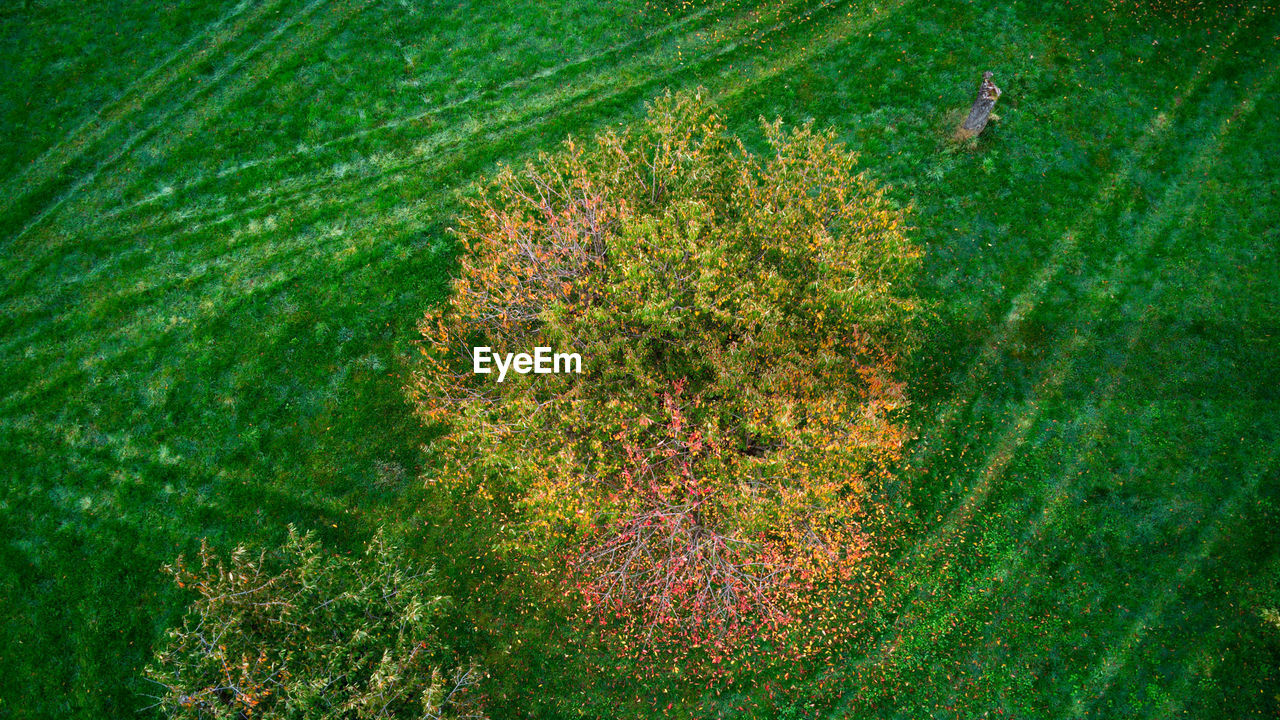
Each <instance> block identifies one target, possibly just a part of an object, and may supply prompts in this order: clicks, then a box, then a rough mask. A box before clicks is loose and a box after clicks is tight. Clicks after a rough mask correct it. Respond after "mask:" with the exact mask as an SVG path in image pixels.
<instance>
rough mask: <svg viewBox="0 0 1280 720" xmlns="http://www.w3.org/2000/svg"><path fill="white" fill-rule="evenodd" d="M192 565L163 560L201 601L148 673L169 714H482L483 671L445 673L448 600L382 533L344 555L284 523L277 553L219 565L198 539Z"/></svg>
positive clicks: (239, 556) (424, 717) (240, 554)
mask: <svg viewBox="0 0 1280 720" xmlns="http://www.w3.org/2000/svg"><path fill="white" fill-rule="evenodd" d="M197 563H198V565H197V566H195V567H192V566H188V565H187V564H186V563H185V562H184V561H183V560H182V559H179V560H178V561H177V562H176V563H175V564H174V565H172V566H168V567H166V570H167V571H168V572H169V573H170V574H172V575H173V577H174V580H175V581H176V582H177V584H178V586H179V587H182V588H185V589H186V590H188V591H190V592H194V593H195V594H196V598H195V601H194V602H193V603H192V605H191V607H190V608H189V610H188V613H187V617H186V619H185V620H184V622H183V624H182V625H181V626H180V627H176V628H173V629H171V630H169V632H168V637H167V641H165V642H163V643H162V646H161V649H160V650H159V652H158V653H157V655H156V659H155V662H154V663H152V664H151V665H150V666H149V667H148V668H147V677H148V678H149V679H150V680H151V681H153V682H154V683H155V684H156V685H158V686H159V687H161V688H163V695H162V696H160V697H159V702H158V706H159V708H160V710H161V712H162V713H163V715H164V716H165V717H169V718H184V719H190V720H196V719H197V718H199V719H211V718H226V719H228V720H245V718H280V719H285V718H298V719H299V720H301V719H302V718H306V719H308V720H313V719H316V718H360V719H362V720H364V719H369V720H373V719H382V718H387V719H390V718H419V719H421V720H428V719H443V718H477V719H478V718H482V717H483V714H482V713H481V712H480V707H479V703H478V696H476V695H475V685H476V683H477V682H478V681H479V680H480V676H481V672H480V670H479V669H478V668H477V667H476V666H474V665H465V666H462V667H459V668H457V669H455V670H454V671H452V672H450V673H446V672H444V671H442V670H441V667H442V662H444V661H446V660H448V659H449V658H448V655H449V653H448V652H447V648H446V647H445V646H444V644H443V643H442V642H441V641H440V639H439V638H438V637H437V635H436V633H435V629H434V628H433V626H432V619H433V618H434V617H435V616H436V615H437V613H438V611H439V610H440V608H441V606H442V604H443V603H444V602H445V599H444V598H442V597H439V596H436V595H434V594H433V593H432V592H431V589H430V586H431V576H430V574H429V573H421V572H415V571H413V570H412V569H410V568H408V567H407V566H406V565H405V564H404V562H403V560H402V558H401V557H400V553H399V552H398V550H397V549H396V548H394V547H391V546H389V545H387V544H386V543H385V542H384V541H383V540H382V539H381V537H378V538H375V539H374V540H373V542H371V543H370V544H369V546H368V548H367V550H366V553H365V556H364V557H355V558H344V557H337V556H333V555H327V554H324V553H321V552H320V550H319V548H318V545H317V543H316V542H315V540H313V539H312V537H311V536H310V535H309V534H307V535H302V534H299V533H297V532H295V531H294V530H293V529H292V528H290V532H289V540H288V543H287V544H286V545H285V546H284V548H282V549H281V551H280V552H279V553H276V554H267V553H260V554H259V555H258V556H257V557H256V558H255V557H253V556H252V555H250V554H249V552H248V550H246V549H245V548H244V547H238V548H236V549H235V550H234V551H233V552H232V553H231V555H230V557H229V558H228V559H227V560H226V561H224V560H223V559H221V558H220V557H218V556H217V554H216V553H214V552H213V551H212V550H210V549H209V547H208V546H207V545H204V544H202V545H201V549H200V554H199V556H198V558H197Z"/></svg>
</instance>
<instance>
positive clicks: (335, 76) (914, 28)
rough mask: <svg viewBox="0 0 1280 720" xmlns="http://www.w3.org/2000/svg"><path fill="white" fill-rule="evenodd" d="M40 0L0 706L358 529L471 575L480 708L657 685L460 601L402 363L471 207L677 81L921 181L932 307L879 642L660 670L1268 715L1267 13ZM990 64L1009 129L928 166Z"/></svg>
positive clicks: (128, 686) (21, 50)
mask: <svg viewBox="0 0 1280 720" xmlns="http://www.w3.org/2000/svg"><path fill="white" fill-rule="evenodd" d="M36 5H37V7H36V8H35V9H34V10H32V11H23V10H22V9H21V6H20V4H18V5H15V6H14V7H12V8H10V9H8V10H5V11H4V15H3V16H2V17H0V24H2V25H3V30H2V31H0V57H3V59H4V67H5V68H6V70H7V72H6V74H5V77H4V78H3V80H2V81H0V93H3V97H4V100H5V101H4V103H3V106H4V110H3V114H0V122H2V123H3V130H4V133H3V137H4V138H5V144H4V146H3V147H4V151H3V153H2V154H0V168H3V170H4V193H3V194H2V195H0V233H2V235H0V237H3V240H0V243H2V247H3V252H0V277H2V278H3V282H2V283H0V368H3V373H2V374H0V473H3V475H2V477H3V483H2V484H0V538H2V541H0V666H3V667H4V668H5V672H4V673H3V674H0V716H13V717H19V718H22V717H58V718H68V717H84V718H98V717H125V716H134V715H136V712H135V711H136V709H137V708H138V707H141V706H143V705H146V704H147V701H146V700H145V698H144V697H142V695H141V694H142V693H145V692H146V691H147V689H146V687H145V686H144V685H143V684H141V683H140V681H138V680H137V676H138V674H139V669H140V668H141V666H142V664H144V663H145V662H146V660H147V658H148V657H149V655H150V652H151V647H152V645H153V643H154V642H155V640H156V639H157V637H158V635H159V633H160V631H161V630H162V629H163V628H164V627H165V626H166V625H168V624H170V623H172V622H173V621H174V619H175V618H176V617H177V613H178V612H179V611H180V603H181V598H180V597H179V596H178V595H177V594H175V593H174V592H173V591H172V589H171V588H169V587H168V586H167V585H166V584H165V582H164V579H163V577H162V576H161V575H160V573H159V572H158V568H159V566H160V564H161V563H162V562H164V561H167V560H170V559H172V558H173V557H174V556H175V555H177V554H178V553H179V552H183V551H189V550H190V549H191V548H192V547H193V545H194V544H195V543H196V542H197V539H198V538H199V537H202V536H205V537H209V538H211V539H212V540H213V541H214V542H215V543H217V544H218V545H221V546H229V545H233V544H235V543H237V542H249V543H270V542H274V541H277V540H279V539H280V538H281V537H282V535H283V532H284V527H285V525H286V523H289V522H295V523H298V524H299V525H301V526H303V527H306V528H315V529H317V530H318V531H319V533H320V535H321V536H322V538H323V539H324V540H326V541H327V542H329V543H332V544H334V545H335V546H337V547H341V548H347V549H350V548H354V547H356V546H357V545H358V543H359V542H360V541H361V540H363V539H364V538H366V537H367V536H368V534H369V532H370V531H371V529H372V527H374V526H375V525H377V524H379V523H388V524H391V525H393V526H395V527H397V528H398V529H399V530H400V532H402V533H403V534H405V535H406V536H407V537H410V538H414V539H416V540H417V541H418V544H419V546H420V548H421V551H422V553H423V555H424V556H430V557H433V558H434V559H435V560H436V561H437V562H439V563H440V564H441V566H442V571H443V572H442V574H443V575H445V576H447V577H450V578H453V583H454V587H453V590H454V591H455V592H457V593H459V594H460V595H462V596H463V597H464V601H463V602H462V603H460V609H459V617H458V620H457V623H456V624H457V625H458V627H457V628H454V630H456V632H458V633H460V634H461V635H462V636H463V638H462V640H461V641H460V642H463V643H464V646H466V647H470V648H473V649H474V650H475V651H476V652H478V653H481V654H483V655H485V656H486V660H487V661H488V664H489V665H490V667H491V669H492V670H493V671H494V672H495V675H496V677H495V678H494V679H493V683H494V684H495V687H497V688H500V689H501V691H500V692H497V693H496V694H497V698H496V701H495V702H496V703H497V705H496V706H495V708H494V716H495V717H515V716H520V715H540V716H546V717H554V716H576V715H608V714H610V712H611V708H613V707H614V706H615V705H617V704H626V703H629V702H631V700H632V698H629V697H627V696H628V695H629V694H634V693H636V692H642V691H654V688H652V687H649V688H647V689H646V688H644V687H642V686H633V685H631V684H629V683H628V682H627V681H626V680H625V679H620V678H615V677H608V676H607V675H608V674H607V673H605V674H603V676H601V675H590V674H588V673H589V672H591V671H592V668H591V667H590V662H591V659H590V657H588V656H587V655H586V654H583V655H582V656H581V657H578V656H574V655H573V654H572V653H570V657H567V658H566V657H564V652H567V651H562V649H560V648H557V647H556V646H555V644H556V641H557V639H558V638H557V636H556V635H555V633H554V632H552V631H551V630H549V629H548V626H547V621H545V620H544V621H540V622H535V621H526V620H524V619H522V618H518V617H508V616H504V615H503V613H504V612H507V611H508V610H509V609H510V608H511V607H514V602H513V601H509V600H506V599H502V598H494V597H491V596H486V595H483V594H475V595H474V596H470V597H468V596H467V595H466V593H467V591H469V590H472V589H475V588H480V587H487V586H486V585H485V584H484V583H483V582H479V581H472V580H469V579H467V578H468V577H469V576H468V574H467V570H466V569H467V568H468V567H471V566H476V567H480V568H482V574H483V573H484V572H488V573H492V574H500V572H501V564H500V563H497V562H496V561H493V560H491V559H486V558H485V550H484V548H485V545H486V543H485V538H484V534H483V532H482V531H481V530H479V529H476V528H474V527H473V528H471V529H470V530H469V531H468V532H462V529H463V528H464V526H465V525H467V523H465V522H463V521H462V520H461V519H459V518H457V517H456V516H451V514H450V512H449V509H448V508H447V507H446V508H444V509H442V503H443V502H444V499H442V498H439V497H434V496H432V495H431V493H430V492H429V491H425V490H423V489H421V488H420V487H418V483H417V482H416V481H415V480H414V479H413V477H414V475H415V474H416V473H417V472H419V471H421V470H422V469H423V468H422V467H421V465H422V457H423V456H422V454H421V452H420V450H419V446H420V445H421V444H422V443H424V442H426V441H427V440H429V434H428V432H427V431H424V430H423V429H421V428H420V427H419V425H418V424H417V422H416V421H415V420H414V419H413V418H412V417H411V415H410V413H409V411H408V407H407V405H406V404H405V403H404V401H403V399H402V395H401V386H402V384H403V382H404V378H405V377H406V373H407V371H408V370H407V368H408V367H410V364H411V362H412V352H413V347H412V340H413V334H414V331H413V326H414V323H415V321H416V320H417V318H418V317H419V316H420V314H421V313H422V312H423V310H424V309H425V308H427V307H429V306H430V305H431V304H432V303H435V302H438V301H439V300H440V299H441V298H442V297H443V296H444V294H445V292H446V291H447V281H448V277H449V275H450V272H451V271H452V268H453V247H452V242H451V240H450V238H449V237H448V235H447V233H446V232H445V228H446V227H447V226H448V224H449V222H450V216H451V213H452V212H453V211H454V209H455V208H456V206H457V192H458V190H459V189H461V188H463V187H464V186H465V184H466V183H467V182H468V181H469V180H471V179H473V178H476V177H478V176H479V175H480V174H482V173H484V172H486V171H487V170H489V169H491V168H492V167H493V166H494V165H495V163H497V162H500V161H518V160H519V159H520V158H522V157H525V156H527V155H529V154H530V153H533V152H536V151H537V150H539V149H544V148H549V147H551V146H553V145H554V144H555V143H556V142H557V141H558V140H559V139H561V138H563V137H564V136H565V135H566V134H568V133H576V134H579V135H581V134H586V133H589V132H591V131H593V129H595V128H599V127H603V126H606V125H611V124H616V123H622V122H627V121H630V120H632V119H634V118H635V117H637V116H638V115H639V113H640V112H641V111H642V104H643V101H645V100H646V99H648V98H650V97H652V96H653V95H655V94H657V93H659V92H661V91H662V90H663V89H665V88H668V87H671V88H681V87H693V86H697V85H702V86H705V87H706V88H707V89H708V91H709V92H711V93H712V94H713V95H715V96H716V97H717V98H719V99H720V102H721V103H722V106H723V108H724V110H725V112H726V113H727V116H728V118H729V120H730V122H731V123H732V125H733V126H734V127H735V129H737V130H739V131H741V132H742V133H743V134H744V136H746V137H747V138H748V139H749V141H751V142H756V141H758V139H759V134H758V132H757V130H756V128H755V125H754V123H755V119H756V118H757V117H758V116H760V115H765V116H769V117H773V116H781V117H783V118H784V119H785V120H786V121H788V122H800V121H803V120H805V119H809V118H813V119H815V120H816V121H817V122H818V123H820V124H822V125H830V126H834V127H835V128H837V130H838V132H839V133H840V134H841V136H842V137H844V138H845V139H846V140H847V141H848V142H850V143H851V144H852V145H854V146H855V147H856V148H858V149H860V151H861V153H862V159H863V164H864V166H865V168H866V169H867V171H868V172H869V173H870V174H871V175H873V176H874V177H876V178H877V179H879V180H881V181H883V182H885V183H887V184H889V185H890V186H891V188H892V189H891V194H892V196H893V197H894V198H895V199H896V200H897V201H899V202H900V203H902V204H903V205H911V206H912V207H913V208H914V209H913V211H912V213H913V214H912V217H913V224H914V225H915V226H916V228H917V229H916V231H915V232H916V237H917V238H918V240H919V242H920V243H921V244H922V245H923V246H924V248H925V249H926V251H927V259H926V267H925V273H924V276H923V278H922V280H921V283H920V289H921V292H922V293H923V294H924V295H925V296H926V297H927V298H928V299H929V300H930V302H931V303H932V307H933V318H932V319H931V321H930V323H929V325H928V327H927V329H926V342H925V343H924V347H923V348H922V350H921V352H920V353H919V355H918V356H917V357H916V358H914V359H913V361H912V364H911V366H910V374H909V377H908V380H909V382H910V384H911V388H912V394H913V396H914V397H915V399H916V403H917V405H916V410H915V411H914V412H913V414H912V416H911V417H910V418H909V420H910V422H911V423H912V426H913V427H914V428H915V430H916V433H917V435H918V439H917V440H916V441H915V442H914V444H913V445H912V447H911V450H910V453H909V462H908V467H905V468H904V469H903V472H902V478H901V480H900V482H899V483H898V484H897V485H895V486H894V487H891V488H886V494H887V498H888V500H889V502H891V503H892V504H893V506H894V507H895V508H896V509H897V510H898V511H899V512H898V516H899V517H900V520H899V522H898V526H897V528H896V530H895V534H894V535H893V537H891V538H889V542H890V543H891V545H892V548H893V552H894V553H895V558H896V563H895V569H894V576H893V579H892V580H891V582H890V585H889V588H888V601H887V602H886V604H885V606H884V607H883V608H881V609H879V611H878V612H877V614H876V617H875V622H874V623H873V627H872V629H871V631H870V632H869V633H868V635H867V636H866V638H865V640H864V642H862V643H861V644H860V645H859V647H857V648H854V649H852V650H851V651H850V653H849V656H848V657H847V658H846V659H845V661H843V662H842V663H840V664H839V665H837V666H834V667H832V668H831V669H830V670H829V672H827V673H825V676H824V677H821V678H819V677H808V678H805V679H804V680H801V681H792V680H790V679H784V680H781V685H782V687H783V688H784V689H785V693H784V695H785V699H784V700H782V701H780V702H781V703H782V705H783V707H774V706H773V705H771V704H770V702H771V701H769V700H768V699H767V698H768V693H767V692H766V691H765V690H764V689H762V687H760V686H758V685H757V684H756V683H755V681H753V680H750V679H744V680H743V681H742V682H741V683H739V684H737V685H729V686H726V687H722V688H720V689H719V690H720V692H719V693H716V692H703V691H699V690H698V689H697V688H694V687H692V686H690V685H688V684H685V685H679V684H676V685H672V686H671V688H670V691H671V694H672V696H678V697H680V698H684V700H685V702H686V703H687V705H688V707H692V706H694V705H700V706H701V707H703V708H704V709H707V710H724V711H731V710H732V709H733V708H736V707H739V706H742V707H744V708H747V710H744V711H743V714H748V715H749V714H752V713H753V712H754V713H757V714H758V715H759V716H762V717H773V716H774V715H775V714H777V715H782V716H792V717H797V716H805V715H808V716H813V715H817V716H823V717H825V716H830V717H843V716H850V717H903V718H916V717H928V716H940V717H978V716H981V715H982V713H984V712H990V713H991V715H990V716H992V717H995V716H998V714H997V713H998V712H1003V713H1004V716H1007V717H1046V718H1047V717H1062V718H1075V717H1117V718H1131V717H1143V718H1146V717H1151V718H1155V717H1180V716H1185V717H1265V716H1268V714H1269V713H1274V712H1275V708H1276V702H1277V701H1276V699H1275V694H1276V691H1275V689H1274V688H1276V687H1280V670H1278V668H1280V643H1277V642H1275V641H1274V640H1271V641H1269V640H1267V639H1266V636H1265V634H1264V632H1263V630H1262V627H1261V624H1260V619H1259V617H1258V614H1257V610H1258V608H1259V607H1260V603H1264V602H1271V603H1276V602H1280V599H1278V598H1277V595H1278V594H1280V593H1278V592H1277V590H1276V588H1277V587H1280V562H1278V560H1277V559H1278V558H1280V547H1278V546H1277V543H1278V542H1280V532H1277V530H1280V510H1278V508H1277V501H1278V500H1280V497H1278V496H1277V495H1278V491H1280V484H1278V483H1277V482H1276V477H1277V475H1278V474H1280V468H1278V467H1277V462H1276V452H1277V448H1280V414H1278V412H1277V409H1278V408H1280V390H1277V388H1280V353H1277V350H1278V349H1280V342H1278V341H1277V338H1276V334H1277V329H1278V325H1280V323H1278V320H1280V301H1278V300H1277V298H1278V297H1280V251H1278V250H1277V247H1278V246H1280V242H1278V241H1280V237H1277V230H1276V228H1277V227H1280V202H1278V201H1277V197H1276V193H1277V191H1278V190H1280V161H1278V160H1277V159H1276V157H1277V155H1276V153H1275V148H1277V147H1280V123H1278V122H1277V121H1276V120H1275V118H1276V117H1280V99H1278V98H1280V77H1278V76H1280V52H1277V50H1276V43H1277V40H1276V38H1277V37H1280V16H1278V15H1277V13H1276V11H1275V10H1274V9H1273V8H1271V7H1270V6H1269V5H1268V4H1266V3H1258V5H1257V7H1255V8H1252V9H1249V8H1247V7H1244V6H1240V7H1236V6H1224V7H1221V8H1214V9H1208V10H1206V9H1203V8H1202V9H1200V10H1198V11H1191V10H1186V9H1185V7H1186V6H1187V5H1189V3H1177V2H1166V3H1163V4H1159V3H1157V4H1156V5H1159V6H1160V7H1158V8H1156V9H1148V10H1136V9H1134V8H1135V7H1136V6H1137V5H1139V3H1136V2H1134V3H1129V2H1120V1H1119V0H1117V1H1116V2H1114V3H1108V2H1102V1H1101V0H1099V1H1098V2H1077V3H1049V2H1045V3H1035V2H1014V3H1012V4H1001V5H999V6H997V5H996V4H976V3H970V2H964V1H963V0H914V1H913V0H892V1H890V0H884V1H882V2H876V3H863V2H859V3H850V2H829V3H825V4H819V3H815V2H794V3H777V4H774V5H769V6H759V7H757V6H753V5H751V4H750V3H746V2H738V3H729V4H706V3H696V4H693V5H681V4H679V3H670V4H658V3H651V5H653V7H646V6H645V5H644V4H642V3H639V2H631V3H621V4H618V3H585V2H584V3H561V4H557V6H556V8H555V9H546V8H544V7H541V4H535V3H515V2H512V3H504V4H501V5H498V4H493V3H471V4H468V3H462V4H447V5H446V4H439V5H437V4H434V3H427V4H420V3H411V2H367V3H362V2H350V1H344V0H334V1H332V2H328V1H324V0H317V1H316V2H299V1H298V0H262V1H261V2H245V3H242V4H232V3H230V2H222V3H191V2H186V3H183V2H179V3H171V4H168V5H166V6H164V7H160V6H153V5H152V4H149V3H127V2H126V3H107V4H101V5H96V6H94V7H93V8H87V7H83V6H81V5H76V4H70V3H64V2H59V1H55V0H45V1H44V2H37V3H36ZM1113 5H1114V6H1115V7H1114V8H1113V7H1111V6H1113ZM1090 18H1091V19H1090ZM104 28H109V30H108V31H104V30H103V29H104ZM975 38H981V41H975ZM983 69H992V70H994V71H995V72H996V81H997V83H998V84H999V85H1001V87H1002V88H1003V89H1004V90H1005V95H1004V97H1003V98H1002V99H1001V101H1000V108H999V109H998V112H999V114H1000V115H1001V116H1002V119H1001V121H1000V122H999V123H998V124H997V125H995V126H993V127H992V128H991V129H990V130H989V131H988V134H987V135H986V136H984V138H983V139H982V141H981V142H980V143H979V144H978V145H977V146H976V147H974V148H965V149H958V150H957V149H954V148H951V147H950V146H949V145H948V144H947V142H946V137H947V134H948V132H949V130H950V127H951V123H952V119H951V118H952V114H953V113H954V112H955V111H957V110H963V109H964V108H965V107H966V105H967V103H968V101H969V100H970V99H971V97H970V94H971V93H972V92H973V89H974V86H975V84H976V82H977V78H978V74H979V72H980V71H981V70H983ZM398 468H403V469H404V471H405V472H404V473H403V474H402V473H401V472H399V471H398V470H397V469H398ZM402 475H403V477H402ZM454 512H455V513H456V512H458V511H457V510H456V509H455V511H454ZM466 618H472V619H474V620H475V624H474V626H472V625H466V624H465V622H464V621H465V619H466ZM517 632H524V633H525V636H526V637H528V636H530V635H532V636H533V638H534V639H533V640H532V641H522V644H521V645H520V646H518V647H515V646H509V645H508V644H507V643H508V640H509V639H510V638H511V637H513V635H514V634H515V633H517ZM774 680H775V682H774V683H773V685H771V687H772V688H774V689H776V688H777V687H778V685H779V683H778V682H777V681H778V680H779V679H776V678H775V679H774ZM539 683H544V684H545V687H542V688H541V689H539ZM787 685H794V687H786V686H787ZM665 689H666V688H664V690H665ZM645 702H647V701H642V702H641V703H640V705H641V706H643V705H644V704H645ZM658 705H659V707H662V706H665V705H666V703H665V702H659V703H658ZM753 708H754V710H753ZM730 714H731V713H730Z"/></svg>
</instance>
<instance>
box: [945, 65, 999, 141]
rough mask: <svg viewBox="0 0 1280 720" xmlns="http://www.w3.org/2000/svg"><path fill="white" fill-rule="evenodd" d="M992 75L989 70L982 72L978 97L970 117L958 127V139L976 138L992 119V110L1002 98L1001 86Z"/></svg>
mask: <svg viewBox="0 0 1280 720" xmlns="http://www.w3.org/2000/svg"><path fill="white" fill-rule="evenodd" d="M991 75H992V73H991V72H989V71H988V72H984V73H982V84H981V85H979V86H978V97H977V98H975V99H974V101H973V107H972V108H970V110H969V117H967V118H965V120H964V122H963V123H961V124H960V127H959V128H957V129H956V135H955V137H956V139H957V140H968V139H969V138H975V137H977V136H978V135H979V134H981V133H982V131H983V130H984V129H986V127H987V121H988V120H990V119H991V111H992V110H993V109H994V108H995V106H996V100H999V99H1000V88H998V87H996V84H995V83H993V82H991Z"/></svg>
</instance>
